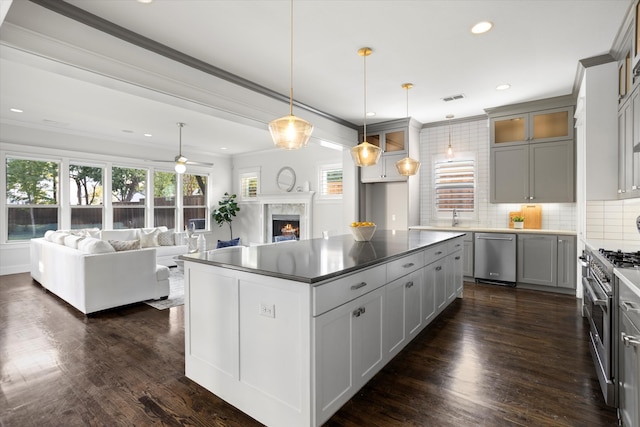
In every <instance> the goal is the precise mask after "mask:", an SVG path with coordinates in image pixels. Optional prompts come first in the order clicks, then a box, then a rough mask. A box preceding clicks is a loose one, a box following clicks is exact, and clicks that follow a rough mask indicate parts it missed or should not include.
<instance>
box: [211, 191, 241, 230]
mask: <svg viewBox="0 0 640 427" xmlns="http://www.w3.org/2000/svg"><path fill="white" fill-rule="evenodd" d="M239 211H240V207H239V206H238V203H237V202H236V195H235V194H229V193H224V196H223V197H222V199H221V200H220V201H219V202H218V207H217V209H214V210H213V213H212V214H211V215H212V216H213V220H214V221H215V222H216V223H218V227H222V225H223V224H225V223H226V224H229V237H230V238H232V239H233V229H232V228H231V222H232V221H233V218H234V217H235V216H236V213H237V212H239Z"/></svg>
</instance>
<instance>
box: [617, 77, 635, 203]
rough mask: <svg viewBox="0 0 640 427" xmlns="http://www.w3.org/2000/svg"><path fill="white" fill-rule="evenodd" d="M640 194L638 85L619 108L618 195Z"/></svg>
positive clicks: (620, 196)
mask: <svg viewBox="0 0 640 427" xmlns="http://www.w3.org/2000/svg"><path fill="white" fill-rule="evenodd" d="M636 147H638V148H636ZM636 150H638V151H636ZM639 196H640V89H638V88H637V87H636V89H634V91H633V93H632V94H631V95H629V96H628V97H627V98H625V102H623V103H622V104H621V105H620V109H619V110H618V197H619V198H627V197H639Z"/></svg>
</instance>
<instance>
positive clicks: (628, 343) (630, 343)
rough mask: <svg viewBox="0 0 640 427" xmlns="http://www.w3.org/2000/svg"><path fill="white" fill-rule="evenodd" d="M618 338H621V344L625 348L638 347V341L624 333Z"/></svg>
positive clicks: (639, 342) (639, 345)
mask: <svg viewBox="0 0 640 427" xmlns="http://www.w3.org/2000/svg"><path fill="white" fill-rule="evenodd" d="M620 338H622V342H623V343H624V346H625V347H631V346H634V347H640V340H639V339H638V338H636V337H634V336H633V335H627V334H625V333H624V332H622V333H621V334H620Z"/></svg>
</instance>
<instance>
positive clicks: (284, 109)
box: [0, 0, 632, 156]
mask: <svg viewBox="0 0 640 427" xmlns="http://www.w3.org/2000/svg"><path fill="white" fill-rule="evenodd" d="M67 3H69V4H71V5H73V6H76V7H78V8H81V9H83V10H84V11H86V12H89V13H91V14H94V15H97V16H99V17H101V18H104V19H105V20H107V21H110V22H111V23H114V24H116V25H118V26H121V27H124V28H126V29H128V30H131V31H133V32H135V33H137V34H139V35H142V36H144V37H147V38H149V39H152V40H155V41H157V42H159V43H161V44H163V45H166V46H168V47H170V48H172V49H175V50H177V51H180V52H182V53H184V54H186V55H189V56H191V57H193V58H196V59H198V60H201V61H204V62H205V63H208V64H211V65H214V66H215V67H218V68H220V69H222V70H225V71H227V72H229V73H232V74H234V75H236V76H239V77H241V78H243V79H246V80H248V81H251V82H254V83H256V84H258V85H260V86H262V87H264V88H267V89H269V90H272V91H274V92H277V93H279V94H281V95H283V96H284V97H285V98H286V97H288V93H289V67H290V63H289V61H290V49H289V31H290V27H289V5H290V3H289V1H286V0H276V1H274V0H257V1H251V0H243V1H237V0H231V1H217V0H209V1H202V0H196V1H191V0H155V1H153V2H152V3H150V4H143V3H140V2H138V1H136V0H121V1H117V2H114V1H112V0H92V1H87V0H68V1H67ZM631 3H632V0H603V1H598V0H591V1H576V0H550V1H544V0H533V1H524V0H523V1H513V0H511V1H509V0H499V1H479V0H472V1H462V0H459V1H452V0H447V1H430V0H424V1H418V0H413V1H402V0H389V1H385V0H371V1H351V0H342V1H320V0H296V1H295V3H294V12H295V13H294V24H295V26H294V43H295V44H294V65H293V69H294V83H293V86H294V91H295V92H294V98H295V99H296V101H298V102H299V103H302V104H305V105H307V106H310V107H311V108H313V109H316V110H319V111H321V112H324V113H326V114H328V115H331V116H335V117H337V118H340V119H343V120H345V121H346V122H348V123H351V124H352V125H353V127H355V126H359V125H362V123H363V116H364V88H363V86H364V79H363V58H362V57H360V56H358V54H357V51H358V49H359V48H361V47H364V46H368V47H371V48H372V49H373V54H372V55H371V56H369V57H368V58H367V59H366V61H367V62H366V66H367V81H366V91H367V100H366V109H367V111H372V112H375V116H374V117H370V118H367V123H375V122H380V121H385V120H391V119H397V118H403V117H406V115H407V113H408V114H409V115H410V116H412V117H414V118H415V119H417V120H418V121H419V122H421V123H431V122H438V121H442V120H445V116H447V115H449V114H453V115H454V116H455V117H456V118H464V117H470V116H477V115H481V114H484V109H485V108H491V107H497V106H501V105H507V104H512V103H518V102H526V101H531V100H537V99H544V98H549V97H554V96H561V95H568V94H571V93H572V91H573V86H574V83H575V79H576V72H577V70H578V61H579V60H581V59H584V58H589V57H594V56H598V55H602V54H606V53H609V52H610V50H611V48H612V45H613V43H614V40H615V39H616V36H617V32H618V29H619V28H620V26H621V25H622V23H623V20H624V17H625V15H626V13H627V11H628V9H629V7H630V5H631ZM34 8H41V6H39V5H36V4H33V3H30V2H27V0H13V3H12V5H11V7H10V9H9V12H8V14H7V15H6V18H5V21H4V23H3V24H2V25H3V28H6V26H7V25H6V24H7V23H9V25H16V26H25V27H29V28H30V29H31V30H32V31H39V30H38V29H39V28H40V27H41V28H42V29H43V32H45V33H46V32H47V31H48V30H47V28H46V27H47V25H52V24H51V20H49V19H36V18H34V17H33V16H34V15H33V10H34ZM46 13H54V12H50V11H46ZM65 19H66V18H65ZM483 20H488V21H491V22H493V24H494V27H493V29H492V30H491V31H490V32H488V33H486V34H482V35H473V34H471V32H470V28H471V26H472V25H474V24H475V23H477V22H479V21H483ZM78 25H79V27H78V30H77V31H78V32H76V34H77V35H78V36H79V37H80V38H82V37H83V33H82V31H90V30H89V29H88V28H87V27H84V26H82V25H81V24H78ZM0 42H1V43H2V44H5V45H11V43H9V42H6V41H5V40H3V37H2V33H1V32H0ZM122 43H125V42H122ZM99 50H100V47H99V46H96V47H95V50H94V51H99ZM38 61H39V62H40V63H41V62H42V61H43V59H42V58H39V59H38ZM35 62H37V61H35ZM35 62H34V63H35ZM0 70H1V71H2V72H1V73H0V89H1V90H2V97H1V99H0V123H2V124H19V125H21V126H30V125H32V126H37V127H40V128H42V127H44V128H47V127H52V128H55V129H56V131H59V132H75V133H77V134H84V135H96V136H99V137H101V138H107V139H122V138H124V139H130V140H135V143H137V144H139V145H141V146H145V145H148V146H149V147H151V146H153V147H156V148H157V147H162V148H163V149H174V148H175V147H176V145H177V138H178V129H177V127H176V125H175V123H176V122H178V121H181V122H185V123H186V124H187V126H186V127H185V128H184V131H183V147H184V150H183V151H188V150H192V151H195V150H207V152H208V153H212V154H219V155H234V154H239V153H242V152H247V151H249V152H253V151H256V150H261V149H269V148H271V147H272V146H271V145H270V144H271V142H270V138H269V135H268V132H267V131H266V122H267V121H268V120H263V119H255V120H254V119H252V118H247V121H248V122H251V123H249V124H247V123H246V122H245V123H240V122H241V121H238V120H226V119H225V117H214V116H213V115H211V114H208V113H207V110H206V109H205V108H194V106H193V104H190V103H188V102H182V103H180V102H165V100H163V99H162V97H157V98H156V99H149V97H145V96H139V94H137V93H136V91H131V90H128V87H127V85H124V84H122V82H109V81H108V79H106V78H105V76H101V79H100V80H99V81H98V79H86V78H77V76H74V75H70V74H69V73H61V72H56V70H55V67H39V66H34V65H33V64H25V63H24V61H14V60H12V58H11V57H7V55H5V56H4V57H2V56H0ZM405 82H411V83H413V84H414V87H413V89H411V90H410V91H409V92H408V93H407V92H406V91H405V90H404V89H402V87H401V85H402V84H403V83H405ZM116 83H117V84H116ZM500 84H509V85H511V87H510V89H508V90H504V91H498V90H496V86H498V85H500ZM458 94H463V95H464V98H463V99H459V100H454V101H450V102H445V101H443V100H442V99H443V98H446V97H449V96H453V95H458ZM407 95H408V96H407ZM165 98H166V97H165ZM92 100H93V101H92ZM95 100H100V102H95ZM279 105H281V111H278V112H275V111H274V112H272V114H273V117H272V118H276V117H279V116H284V115H286V114H288V105H287V104H286V103H285V102H281V103H279ZM79 106H82V107H81V108H80V107H79ZM9 108H20V109H22V110H24V113H22V114H16V113H12V112H10V111H9ZM296 111H297V110H296V107H294V114H296ZM123 131H131V132H123ZM143 133H150V134H152V135H153V136H152V137H144V136H143V135H142V134H143ZM152 141H153V142H152ZM354 142H355V141H354ZM223 148H226V149H223ZM187 156H188V153H187Z"/></svg>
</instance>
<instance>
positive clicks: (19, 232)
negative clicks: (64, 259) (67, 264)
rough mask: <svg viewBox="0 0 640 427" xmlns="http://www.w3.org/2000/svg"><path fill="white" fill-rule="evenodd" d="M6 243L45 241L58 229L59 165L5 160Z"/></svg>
mask: <svg viewBox="0 0 640 427" xmlns="http://www.w3.org/2000/svg"><path fill="white" fill-rule="evenodd" d="M6 164H7V169H6V171H7V172H6V182H7V188H6V197H7V239H8V240H26V239H31V238H35V237H42V236H44V233H45V232H46V231H47V230H57V229H58V209H59V206H58V192H59V187H58V178H59V166H58V163H57V162H52V161H40V160H28V159H18V158H9V157H8V158H7V159H6Z"/></svg>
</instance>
